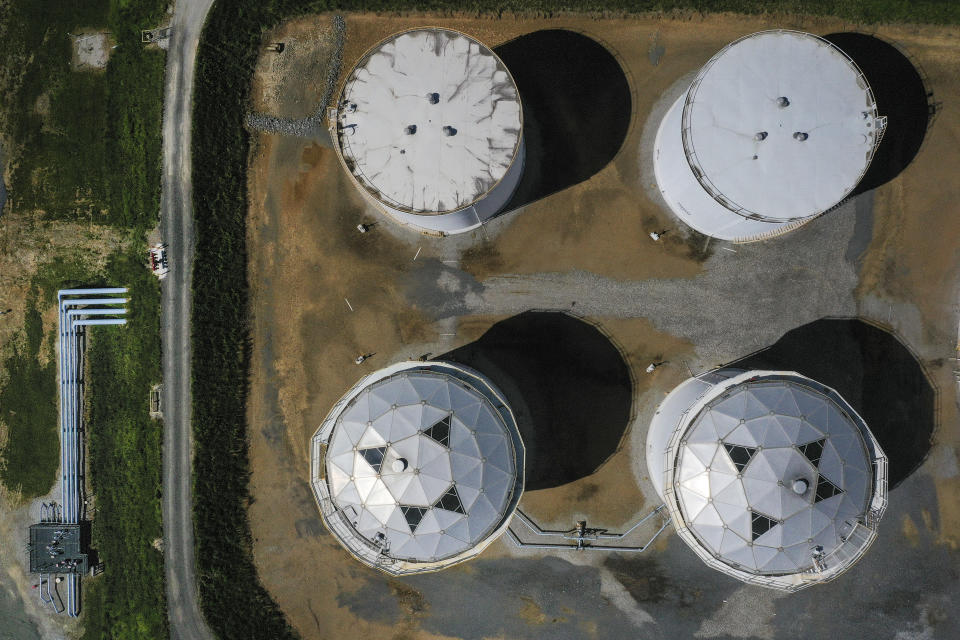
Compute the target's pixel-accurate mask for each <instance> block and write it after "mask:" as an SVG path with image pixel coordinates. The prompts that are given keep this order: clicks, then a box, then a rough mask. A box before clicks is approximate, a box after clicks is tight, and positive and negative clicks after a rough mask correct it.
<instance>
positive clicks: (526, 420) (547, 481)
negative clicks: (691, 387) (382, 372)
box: [437, 311, 633, 491]
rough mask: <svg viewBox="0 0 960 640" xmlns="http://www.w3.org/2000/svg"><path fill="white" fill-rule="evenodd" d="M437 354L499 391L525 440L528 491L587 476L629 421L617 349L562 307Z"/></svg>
mask: <svg viewBox="0 0 960 640" xmlns="http://www.w3.org/2000/svg"><path fill="white" fill-rule="evenodd" d="M437 359H438V360H447V361H453V362H458V363H461V364H465V365H467V366H469V367H473V368H475V369H477V370H478V371H482V372H483V374H484V375H486V376H487V377H489V378H490V380H491V381H492V382H493V383H494V384H496V385H497V386H498V387H499V388H500V389H501V391H503V393H504V394H506V397H507V400H508V402H509V403H510V405H511V407H512V408H513V411H514V414H515V415H516V418H517V425H518V426H519V428H520V435H521V436H522V437H523V442H524V445H525V447H526V461H525V466H526V488H527V490H531V491H532V490H536V489H548V488H551V487H556V486H559V485H562V484H566V483H568V482H573V481H574V480H577V479H579V478H583V477H585V476H588V475H590V474H591V473H593V472H594V471H595V470H596V469H597V467H599V466H600V465H601V464H603V462H604V461H605V460H606V459H607V458H609V457H610V455H611V454H613V453H614V452H615V451H616V450H617V448H618V447H619V445H620V441H621V439H622V437H623V434H624V432H625V431H626V428H627V425H628V424H629V422H630V418H631V408H632V402H633V380H632V378H631V374H630V369H629V367H628V366H627V363H626V362H625V361H624V359H623V356H622V355H621V354H620V351H619V350H618V349H617V347H616V346H615V345H614V344H613V343H612V342H611V341H610V339H609V338H607V336H605V335H604V334H603V333H601V332H600V331H599V330H598V329H597V328H596V327H594V326H593V325H591V324H588V323H586V322H584V321H582V320H580V319H578V318H575V317H573V316H571V315H568V314H566V313H563V312H541V311H528V312H525V313H522V314H520V315H517V316H514V317H512V318H508V319H506V320H502V321H500V322H498V323H496V324H495V325H493V326H492V327H490V329H489V330H488V331H487V332H486V333H484V334H483V336H481V337H480V339H479V340H477V341H475V342H472V343H470V344H468V345H465V346H463V347H460V348H458V349H454V350H453V351H449V352H447V353H445V354H443V355H441V356H438V357H437Z"/></svg>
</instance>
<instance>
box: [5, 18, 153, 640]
mask: <svg viewBox="0 0 960 640" xmlns="http://www.w3.org/2000/svg"><path fill="white" fill-rule="evenodd" d="M166 6H167V0H137V1H136V2H132V1H131V0H84V1H83V2H73V1H72V0H48V1H44V2H37V1H36V0H0V96H3V100H2V101H0V130H2V133H3V136H4V141H5V143H6V151H7V152H8V156H9V162H10V184H9V187H10V188H9V193H8V196H9V199H8V206H9V207H10V209H12V210H13V211H14V212H18V213H20V214H23V215H24V216H26V219H27V222H26V224H32V223H33V221H36V220H38V219H47V220H70V221H76V220H83V221H90V222H92V223H95V224H105V225H110V226H112V227H114V228H115V229H116V230H117V231H118V232H119V233H120V234H121V235H122V236H125V237H126V239H127V241H126V242H125V243H124V246H126V247H127V248H126V249H123V250H119V251H116V252H115V253H113V254H112V255H110V256H109V260H108V262H107V265H106V267H105V268H103V269H99V268H94V267H91V261H90V258H91V257H92V256H94V255H96V254H95V253H93V249H90V248H85V247H83V246H81V247H79V248H78V249H77V250H76V252H75V254H74V255H69V256H60V255H58V256H52V255H44V254H41V256H40V260H41V261H42V262H44V264H43V266H42V267H41V269H40V271H39V272H38V273H37V274H36V275H35V276H33V277H32V280H31V282H32V285H33V289H32V291H33V293H32V294H31V300H30V301H29V303H30V304H29V308H28V313H27V324H26V326H25V327H24V332H23V333H24V335H23V337H20V338H17V340H16V341H14V342H15V344H16V346H15V347H14V348H13V350H12V351H13V353H12V355H10V356H9V357H8V358H7V359H6V361H5V362H4V363H3V364H4V366H5V367H6V369H7V374H8V376H7V378H6V379H7V385H6V387H5V388H3V389H2V390H0V406H2V407H3V409H2V411H0V419H2V420H3V422H4V423H5V425H6V427H7V430H8V432H9V435H10V437H9V439H8V446H7V448H6V450H5V451H4V452H3V453H4V464H3V466H2V470H0V480H3V482H4V483H5V484H6V485H7V486H11V485H12V484H14V483H15V484H16V486H20V487H22V488H23V491H24V495H38V494H42V493H46V492H47V491H48V490H49V488H50V485H51V483H52V481H53V479H54V476H55V473H56V467H57V462H58V458H59V455H58V452H59V438H58V432H57V408H56V399H57V389H56V372H55V368H56V354H55V353H53V352H52V349H53V345H54V338H53V337H51V338H50V340H49V341H48V344H49V346H50V350H51V352H50V353H49V355H48V356H47V359H46V360H45V362H46V363H47V364H45V365H43V366H41V365H40V364H39V359H38V355H40V352H41V346H40V345H42V344H43V343H42V341H41V337H42V335H43V330H44V327H41V324H40V318H41V314H46V313H47V312H48V311H49V310H51V309H53V307H54V305H55V303H56V291H57V289H59V288H63V287H72V286H97V285H103V284H106V283H111V284H125V285H127V286H129V287H130V288H131V294H130V298H131V302H130V303H129V304H128V308H129V310H130V312H129V315H128V318H129V320H128V324H127V326H125V327H123V328H102V329H101V330H94V331H91V332H90V334H89V336H90V337H89V344H90V349H89V352H88V362H89V363H90V365H91V370H90V375H89V377H88V381H87V392H88V393H87V402H88V422H87V433H88V437H89V449H88V461H89V467H90V470H91V476H90V482H91V484H92V486H93V490H94V494H93V495H94V504H95V510H94V512H93V543H94V547H95V548H96V549H97V551H98V552H99V556H100V559H101V560H102V561H103V562H104V563H105V567H106V571H105V573H104V574H103V576H102V577H100V578H98V579H96V580H93V581H90V582H88V583H87V586H86V587H85V589H84V594H85V595H84V597H85V603H84V610H85V612H86V619H85V621H84V622H85V624H84V626H85V636H84V637H85V638H130V639H134V638H136V639H138V640H139V639H143V638H165V637H167V635H168V630H167V617H166V602H165V594H164V582H163V557H162V554H161V553H160V552H159V551H158V550H156V549H154V548H153V541H154V540H155V539H157V538H160V537H161V535H162V528H161V521H160V485H161V481H160V473H161V460H160V456H161V440H162V426H161V425H160V423H158V422H154V421H152V420H150V418H149V408H148V394H149V389H150V385H151V384H152V383H155V382H158V381H159V380H160V326H159V325H160V323H159V303H160V296H159V287H158V286H157V282H156V281H155V280H154V278H153V276H152V275H151V274H150V272H149V271H148V270H147V269H146V268H145V267H144V265H143V259H144V255H145V249H146V247H145V244H146V243H145V235H146V232H147V231H148V230H149V229H150V228H152V227H153V226H154V225H155V224H156V221H157V212H158V210H159V204H160V203H159V200H160V171H161V153H160V152H161V147H160V143H161V116H162V105H163V90H162V89H163V72H164V64H165V57H164V54H163V52H162V51H158V50H155V49H148V48H146V47H145V46H144V45H143V44H142V43H141V42H140V29H141V28H147V27H153V26H158V25H160V24H161V23H162V21H163V19H164V11H165V9H166ZM94 31H107V32H109V34H110V40H109V45H116V46H115V47H114V48H113V49H112V50H111V51H110V58H109V63H108V64H107V67H106V69H103V70H89V69H88V70H74V69H72V67H71V63H70V60H71V53H72V51H71V49H72V44H71V40H70V36H69V34H70V33H81V32H82V33H92V32H94ZM38 232H39V231H38ZM13 250H16V248H13ZM5 275H6V274H5ZM11 275H16V274H11ZM45 328H46V329H47V331H48V332H50V331H54V328H53V327H45ZM51 363H52V364H51ZM23 434H28V436H29V437H28V438H24V435H23ZM29 459H36V460H41V461H44V464H43V465H39V464H38V465H35V468H34V469H26V468H25V467H24V465H23V461H24V460H29ZM44 469H46V470H47V471H46V472H45V473H41V471H42V470H44ZM50 469H52V471H51V470H50ZM31 474H32V475H31ZM34 476H36V477H34Z"/></svg>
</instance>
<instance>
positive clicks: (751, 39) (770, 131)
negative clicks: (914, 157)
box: [654, 30, 886, 242]
mask: <svg viewBox="0 0 960 640" xmlns="http://www.w3.org/2000/svg"><path fill="white" fill-rule="evenodd" d="M885 123H886V119H885V118H883V117H881V116H879V115H878V114H877V104H876V100H875V99H874V95H873V91H872V90H871V89H870V84H869V82H868V81H867V78H866V77H865V76H864V74H863V73H862V72H861V70H860V68H859V67H858V66H857V65H856V63H855V62H854V61H853V60H852V59H851V58H850V57H849V56H848V55H847V54H845V53H844V52H843V51H841V50H840V49H839V48H838V47H836V46H835V45H833V44H831V43H830V42H829V41H827V40H825V39H823V38H821V37H819V36H815V35H812V34H809V33H802V32H799V31H786V30H776V31H762V32H760V33H754V34H752V35H749V36H745V37H743V38H740V39H739V40H736V41H734V42H732V43H731V44H729V45H727V46H726V47H724V48H723V49H722V50H721V51H720V52H719V53H717V54H716V55H715V56H713V58H711V59H710V60H709V61H708V62H707V64H706V65H704V66H703V68H702V69H700V71H699V72H698V73H697V75H696V77H695V78H694V80H693V82H692V83H691V84H690V87H689V89H687V91H685V92H684V93H683V94H682V95H681V96H680V98H678V99H677V101H676V102H675V103H674V104H673V106H672V107H671V108H670V109H669V110H668V111H667V114H666V116H664V118H663V121H662V122H661V123H660V128H659V130H658V131H657V137H656V142H655V151H654V154H655V155H654V171H655V174H656V179H657V184H658V187H659V189H660V193H661V194H662V195H663V198H664V200H665V201H666V203H667V205H668V206H669V207H670V209H671V210H672V211H673V213H674V214H675V215H676V216H677V217H678V218H680V220H682V221H683V222H685V223H686V224H688V225H689V226H691V227H693V228H694V229H696V230H697V231H699V232H701V233H703V234H706V235H708V236H712V237H715V238H720V239H723V240H731V241H735V242H750V241H753V240H761V239H764V238H768V237H772V236H775V235H779V234H782V233H785V232H787V231H789V230H791V229H794V228H796V227H797V226H799V225H801V224H803V223H804V222H807V221H809V220H811V219H813V218H815V217H816V216H818V215H820V214H821V213H823V212H825V211H827V210H828V209H831V208H832V207H834V206H836V205H837V204H839V203H840V202H841V201H843V199H844V198H846V197H847V196H849V195H850V194H851V193H852V192H853V190H854V189H855V188H856V187H857V185H858V184H859V182H860V180H861V179H862V178H863V176H864V174H865V173H866V171H867V168H868V167H869V166H870V161H871V160H872V159H873V155H874V152H875V151H876V149H877V146H878V145H879V144H880V138H881V137H882V131H883V128H884V126H885Z"/></svg>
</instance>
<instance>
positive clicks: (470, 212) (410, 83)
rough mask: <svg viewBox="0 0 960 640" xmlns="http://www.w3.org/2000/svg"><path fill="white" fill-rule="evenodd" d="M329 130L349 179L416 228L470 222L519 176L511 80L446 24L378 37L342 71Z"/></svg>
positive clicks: (496, 206) (498, 204)
mask: <svg viewBox="0 0 960 640" xmlns="http://www.w3.org/2000/svg"><path fill="white" fill-rule="evenodd" d="M331 129H332V131H333V133H335V140H336V142H337V149H338V152H339V154H340V157H341V159H342V161H343V163H344V166H345V167H346V168H347V170H348V171H349V173H350V175H351V176H352V178H353V180H354V183H355V184H356V185H357V186H358V187H359V188H360V189H361V191H362V192H363V193H364V194H365V195H366V196H367V197H368V198H369V199H370V200H371V201H372V202H373V203H374V204H375V205H376V206H377V207H379V208H380V209H381V210H383V211H384V212H385V213H387V214H388V215H390V216H391V217H393V218H394V219H395V220H397V221H398V222H400V223H402V224H406V225H410V226H413V227H415V228H417V229H419V230H424V231H441V232H445V233H459V232H462V231H467V230H469V229H472V228H475V227H476V226H478V225H479V224H480V223H481V222H482V221H484V220H486V219H487V218H489V217H491V216H493V215H494V214H496V213H497V212H498V211H499V210H500V209H501V208H502V207H503V206H504V205H505V204H506V203H507V201H508V200H509V199H510V196H511V195H513V192H514V190H515V189H516V187H517V185H518V184H519V181H520V175H521V173H522V168H523V157H524V147H523V110H522V108H521V105H520V95H519V93H518V92H517V86H516V83H515V82H514V80H513V77H512V76H511V75H510V72H509V71H508V70H507V68H506V66H505V65H504V64H503V61H501V60H500V58H499V57H497V55H496V54H495V53H494V52H493V51H491V50H490V49H489V48H488V47H486V46H484V45H483V44H481V43H480V42H479V41H477V40H475V39H474V38H471V37H470V36H468V35H465V34H463V33H459V32H457V31H452V30H450V29H439V28H424V29H413V30H410V31H405V32H402V33H398V34H395V35H392V36H390V37H389V38H387V39H385V40H383V41H381V42H379V43H378V44H376V45H374V46H373V47H372V48H371V49H370V50H369V51H368V52H367V53H366V54H364V55H363V56H362V57H361V58H360V60H359V61H358V62H357V64H356V66H355V67H354V68H353V70H352V71H351V72H350V73H349V75H348V76H347V79H346V82H345V84H344V86H343V89H342V91H341V93H340V96H339V100H338V103H337V108H336V116H335V120H334V121H332V122H331Z"/></svg>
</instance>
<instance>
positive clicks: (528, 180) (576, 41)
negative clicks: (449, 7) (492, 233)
mask: <svg viewBox="0 0 960 640" xmlns="http://www.w3.org/2000/svg"><path fill="white" fill-rule="evenodd" d="M494 51H495V52H496V53H497V55H499V56H500V58H501V59H502V60H503V62H504V63H505V64H506V65H507V68H508V69H509V70H510V73H511V74H512V75H513V78H514V80H515V81H516V83H517V88H518V90H519V92H520V99H521V100H522V102H523V127H524V140H525V145H526V154H527V155H526V162H525V164H524V169H523V177H521V179H520V184H519V185H518V186H517V190H516V191H515V192H514V194H513V197H512V198H511V200H510V202H509V203H507V205H506V206H505V207H504V209H503V211H505V212H506V211H511V210H513V209H517V208H519V207H522V206H524V205H527V204H529V203H531V202H534V201H536V200H539V199H541V198H544V197H546V196H548V195H550V194H552V193H556V192H557V191H560V190H562V189H566V188H567V187H570V186H572V185H575V184H577V183H579V182H583V181H584V180H586V179H587V178H589V177H590V176H592V175H593V174H595V173H597V172H598V171H600V170H601V169H602V168H603V167H605V166H606V165H607V164H608V163H609V162H610V161H611V160H612V159H613V157H614V156H615V155H616V154H617V152H618V151H619V150H620V147H621V146H622V145H623V141H624V139H625V138H626V135H627V130H628V129H629V127H630V117H631V109H632V99H631V97H630V85H629V83H628V82H627V77H626V75H625V74H624V72H623V68H622V67H621V66H620V63H619V62H617V59H616V58H615V57H614V56H613V55H612V54H611V53H610V51H608V50H607V49H606V48H605V47H604V46H603V45H602V44H600V43H599V42H597V41H596V40H593V39H592V38H589V37H588V36H585V35H583V34H580V33H577V32H575V31H567V30H564V29H547V30H543V31H535V32H533V33H530V34H527V35H524V36H520V37H519V38H516V39H514V40H511V41H509V42H506V43H504V44H502V45H500V46H499V47H495V48H494Z"/></svg>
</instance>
